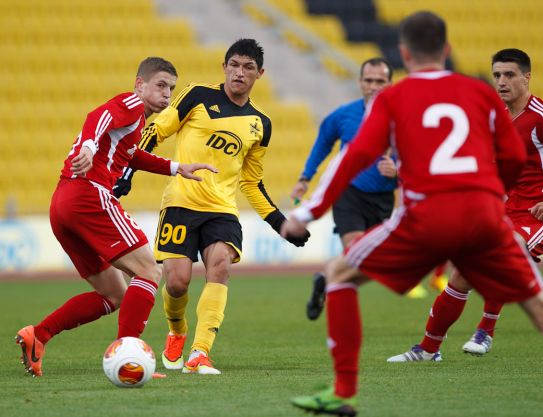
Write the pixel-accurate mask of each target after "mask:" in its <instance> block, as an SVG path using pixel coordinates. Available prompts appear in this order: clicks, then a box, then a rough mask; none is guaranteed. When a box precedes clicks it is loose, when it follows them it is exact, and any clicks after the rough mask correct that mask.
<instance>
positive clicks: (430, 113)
mask: <svg viewBox="0 0 543 417" xmlns="http://www.w3.org/2000/svg"><path fill="white" fill-rule="evenodd" d="M443 118H447V119H450V120H451V121H452V130H451V132H450V133H449V135H448V136H447V137H446V138H445V140H444V141H443V143H442V144H441V145H439V147H438V148H437V150H436V152H435V153H434V156H432V160H431V161H430V174H432V175H440V174H464V173H468V172H477V169H478V167H477V160H476V159H475V157H474V156H454V154H455V153H456V152H457V151H458V149H460V148H461V147H462V145H463V144H464V143H465V142H466V139H467V138H468V134H469V120H468V117H467V116H466V113H465V112H464V110H463V109H462V108H461V107H459V106H457V105H455V104H449V103H439V104H434V105H432V106H430V107H428V108H427V109H426V111H425V112H424V114H423V116H422V125H423V126H424V127H439V122H440V121H441V119H443Z"/></svg>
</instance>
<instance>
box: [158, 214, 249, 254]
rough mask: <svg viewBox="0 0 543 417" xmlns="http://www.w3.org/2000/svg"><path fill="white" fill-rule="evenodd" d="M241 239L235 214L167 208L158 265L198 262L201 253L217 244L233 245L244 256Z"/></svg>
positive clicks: (160, 233)
mask: <svg viewBox="0 0 543 417" xmlns="http://www.w3.org/2000/svg"><path fill="white" fill-rule="evenodd" d="M242 239H243V235H242V232H241V225H240V223H239V220H238V218H237V216H235V215H233V214H229V213H214V212H205V211H195V210H189V209H187V208H183V207H167V208H165V209H163V210H162V211H161V212H160V218H159V222H158V228H157V233H156V237H155V247H154V252H155V258H156V260H157V261H159V262H160V261H163V260H164V259H170V258H190V259H191V260H192V261H193V262H197V261H198V252H200V253H202V252H203V251H204V249H205V248H206V247H207V246H209V245H211V244H212V243H215V242H217V241H222V242H225V243H227V244H229V245H231V246H232V247H233V248H234V249H235V250H236V252H238V253H239V254H240V255H241V242H242ZM238 259H239V258H238ZM236 261H237V260H236Z"/></svg>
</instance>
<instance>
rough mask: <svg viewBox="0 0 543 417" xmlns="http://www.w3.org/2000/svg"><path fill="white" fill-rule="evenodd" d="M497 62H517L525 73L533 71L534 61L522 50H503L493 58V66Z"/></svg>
mask: <svg viewBox="0 0 543 417" xmlns="http://www.w3.org/2000/svg"><path fill="white" fill-rule="evenodd" d="M496 62H515V63H516V64H517V65H518V67H519V68H520V70H521V71H522V72H523V73H527V72H530V71H532V61H531V60H530V57H529V56H528V54H527V53H526V52H524V51H521V50H520V49H516V48H508V49H502V50H501V51H498V52H496V53H495V54H494V56H493V57H492V65H494V64H495V63H496Z"/></svg>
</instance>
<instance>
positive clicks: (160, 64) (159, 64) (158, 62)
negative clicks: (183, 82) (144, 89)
mask: <svg viewBox="0 0 543 417" xmlns="http://www.w3.org/2000/svg"><path fill="white" fill-rule="evenodd" d="M157 72H167V73H168V74H171V75H174V76H176V77H177V71H176V69H175V67H174V66H173V64H172V63H171V62H170V61H166V60H165V59H164V58H160V57H157V56H150V57H148V58H145V59H144V60H143V61H141V63H140V66H139V67H138V73H137V74H136V76H137V77H141V78H143V79H144V80H148V79H149V78H151V77H152V76H153V75H155V74H156V73H157Z"/></svg>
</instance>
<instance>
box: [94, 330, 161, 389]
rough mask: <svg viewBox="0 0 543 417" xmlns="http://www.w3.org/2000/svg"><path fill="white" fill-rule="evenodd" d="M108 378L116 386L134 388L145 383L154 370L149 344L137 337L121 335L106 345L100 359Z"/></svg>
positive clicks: (154, 364)
mask: <svg viewBox="0 0 543 417" xmlns="http://www.w3.org/2000/svg"><path fill="white" fill-rule="evenodd" d="M102 365H103V367H104V372H105V374H106V376H107V377H108V379H109V380H110V381H111V382H112V383H113V384H115V385H117V386H118V387H125V388H134V387H141V386H142V385H143V384H145V383H146V382H147V381H149V379H151V377H152V376H153V373H154V372H155V367H156V360H155V354H154V352H153V349H151V346H149V345H148V344H147V343H145V342H144V341H143V340H141V339H138V338H137V337H121V338H120V339H117V340H115V341H114V342H113V343H112V344H111V345H109V346H108V348H107V349H106V351H105V353H104V358H103V361H102Z"/></svg>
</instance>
